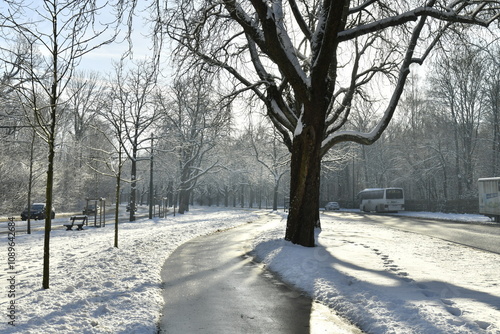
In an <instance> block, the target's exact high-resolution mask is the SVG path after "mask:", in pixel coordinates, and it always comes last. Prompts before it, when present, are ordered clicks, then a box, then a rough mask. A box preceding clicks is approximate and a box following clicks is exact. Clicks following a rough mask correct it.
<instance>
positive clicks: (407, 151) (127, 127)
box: [0, 34, 500, 215]
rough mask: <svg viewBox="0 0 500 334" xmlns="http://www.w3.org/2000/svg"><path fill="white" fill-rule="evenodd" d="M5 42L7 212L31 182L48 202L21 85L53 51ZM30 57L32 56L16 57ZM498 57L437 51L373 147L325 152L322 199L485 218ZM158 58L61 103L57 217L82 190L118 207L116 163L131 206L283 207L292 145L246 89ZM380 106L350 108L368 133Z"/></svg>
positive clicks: (497, 158)
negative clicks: (480, 183) (402, 204)
mask: <svg viewBox="0 0 500 334" xmlns="http://www.w3.org/2000/svg"><path fill="white" fill-rule="evenodd" d="M457 36H461V35H460V34H457ZM7 37H8V38H7ZM4 38H5V39H4V40H3V41H2V43H3V44H2V60H3V61H2V62H1V72H2V76H1V82H0V102H1V103H0V140H1V141H2V145H1V146H0V154H1V157H2V159H1V160H0V175H1V178H0V179H1V182H0V212H2V213H5V214H8V215H11V214H18V213H20V212H21V210H22V209H23V208H24V207H26V206H27V204H28V189H31V196H30V198H31V202H43V201H44V200H43V198H44V196H45V184H46V161H47V149H46V145H47V144H46V142H44V140H43V139H41V137H40V136H39V135H37V125H36V122H35V120H34V119H32V118H30V113H29V112H28V111H29V110H28V109H27V108H26V106H27V103H26V100H25V96H23V95H20V94H19V90H17V89H12V88H13V87H14V86H15V85H18V84H24V85H25V84H29V80H27V78H26V77H23V76H22V71H20V70H19V69H20V68H22V67H23V66H26V64H27V63H29V65H30V66H39V68H38V71H39V72H43V71H44V63H43V61H41V59H43V57H44V54H43V53H42V52H40V50H38V49H37V48H34V49H33V48H32V46H31V48H30V49H29V50H30V52H26V51H27V47H28V46H27V45H23V44H22V43H21V42H20V41H19V40H17V39H16V38H15V36H14V37H13V36H9V35H4ZM123 43H126V42H123ZM125 49H126V48H125ZM27 54H29V56H30V57H29V59H27V58H23V57H20V55H27ZM499 54H500V50H499V48H498V43H495V42H491V40H490V41H488V42H486V41H485V40H483V39H481V38H474V40H469V39H467V38H466V37H465V36H462V37H457V38H456V39H455V40H448V41H446V43H444V44H443V45H441V46H440V47H439V49H438V50H436V52H435V53H434V55H433V57H432V59H431V61H429V62H428V63H427V64H426V67H425V68H415V71H413V72H412V74H411V79H410V82H409V83H408V84H407V85H406V89H405V93H404V97H403V99H402V101H401V102H400V103H399V106H398V110H397V112H396V114H395V117H394V119H393V120H392V122H391V124H390V126H389V128H388V129H387V131H386V132H385V133H384V134H383V135H382V137H381V138H380V139H379V140H378V141H377V142H376V143H375V144H373V145H371V146H363V145H359V144H354V143H346V144H341V145H338V146H336V147H335V148H334V149H333V150H331V152H329V153H328V155H327V156H326V157H325V158H324V159H323V167H322V180H321V197H320V204H321V205H324V204H325V203H326V202H328V201H338V202H340V204H341V206H342V207H356V205H357V203H356V194H357V193H358V192H359V191H361V190H362V189H364V188H372V187H402V188H404V190H405V195H406V199H407V210H424V211H444V212H470V213H476V212H477V211H478V210H477V206H478V204H477V184H476V183H477V179H478V178H480V177H493V176H498V175H499V169H500V120H499V117H500V66H499V62H498V59H500V58H499ZM89 55H90V53H89ZM163 62H164V64H165V63H168V66H162V67H157V66H156V65H157V59H152V57H151V58H149V57H148V56H147V53H146V56H144V57H143V58H141V57H137V56H136V57H135V58H134V59H131V57H129V56H127V57H123V58H121V59H120V58H118V59H115V61H114V63H113V66H112V68H111V69H107V70H102V69H100V68H99V66H97V65H98V64H95V67H96V68H99V69H98V70H92V69H89V68H88V67H87V68H83V66H82V69H79V67H78V66H75V68H74V70H75V72H74V74H73V76H72V78H71V80H70V81H69V83H68V86H67V91H66V93H65V95H64V96H62V100H61V101H60V103H59V109H58V111H57V112H58V113H59V116H58V117H57V119H58V122H57V131H56V146H55V149H56V155H55V164H54V166H55V169H54V180H55V182H54V207H55V209H56V212H62V211H80V210H81V209H82V207H83V206H84V204H85V202H86V201H85V200H86V199H87V198H106V199H107V202H108V203H112V202H114V201H116V194H115V189H116V176H117V174H116V171H117V170H118V167H122V171H123V173H122V174H120V179H121V181H122V187H121V190H120V197H121V200H120V201H121V202H122V203H127V202H129V201H130V197H131V193H132V191H131V189H136V190H137V194H136V196H137V198H136V200H135V201H136V202H137V203H139V204H147V203H149V197H150V193H152V194H153V196H154V203H155V204H159V203H167V205H173V204H174V202H175V203H176V205H180V206H182V205H184V206H186V209H187V208H188V205H189V204H194V203H197V204H201V205H218V206H241V207H269V208H272V207H275V208H276V207H278V206H280V207H281V206H283V205H285V203H286V202H287V196H288V189H289V170H288V165H289V153H288V151H287V149H286V148H285V146H284V145H283V144H282V143H281V142H280V136H279V135H278V134H277V133H276V132H275V131H274V130H273V128H272V126H271V125H270V124H269V123H268V121H267V120H266V118H265V117H264V115H265V108H264V107H263V106H262V105H261V104H260V103H259V102H258V101H256V100H255V99H252V98H251V97H250V96H245V95H244V94H242V95H241V96H238V97H234V96H233V97H231V98H229V99H228V96H227V94H226V93H227V92H229V91H230V89H228V88H227V87H226V85H231V82H230V81H229V82H228V81H226V78H222V77H217V76H214V75H212V74H211V73H210V72H191V73H183V75H182V76H178V75H176V74H179V73H178V71H179V70H178V69H177V68H176V65H175V64H173V63H171V62H169V61H168V60H163ZM379 89H380V90H381V91H383V89H384V87H383V84H382V85H381V86H380V87H379ZM382 95H383V94H382ZM40 97H41V98H43V97H42V94H40ZM377 105H378V102H377V101H368V100H367V101H364V102H363V103H362V104H361V105H353V106H352V108H353V110H354V112H353V114H355V115H356V117H354V118H352V119H351V120H350V124H349V125H350V127H351V128H353V129H356V130H359V131H363V130H367V129H369V128H371V127H372V126H373V123H372V122H374V119H375V117H374V115H377V112H378V110H377ZM118 147H123V148H124V149H125V150H124V152H123V156H118V153H117V152H118V150H117V148H118ZM151 157H153V158H151ZM151 161H153V163H151ZM151 165H152V166H153V168H152V169H151ZM151 170H152V171H153V172H151ZM151 177H152V180H153V186H152V187H151V182H150V181H151ZM134 180H135V182H136V185H135V186H134ZM30 184H31V186H30ZM151 189H152V192H150V190H151ZM183 198H184V200H182V199H183ZM181 201H184V202H183V203H181Z"/></svg>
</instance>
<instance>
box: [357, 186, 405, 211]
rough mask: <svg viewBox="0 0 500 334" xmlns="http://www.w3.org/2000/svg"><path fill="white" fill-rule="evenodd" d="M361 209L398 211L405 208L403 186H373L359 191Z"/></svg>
mask: <svg viewBox="0 0 500 334" xmlns="http://www.w3.org/2000/svg"><path fill="white" fill-rule="evenodd" d="M358 199H359V209H360V210H361V211H364V212H370V211H376V212H398V211H404V209H405V197H404V192H403V189H402V188H371V189H365V190H363V191H361V192H359V193H358Z"/></svg>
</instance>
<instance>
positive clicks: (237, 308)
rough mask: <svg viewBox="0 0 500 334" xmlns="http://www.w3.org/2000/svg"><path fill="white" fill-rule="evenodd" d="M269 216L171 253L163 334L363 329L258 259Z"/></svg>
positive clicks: (165, 279) (165, 276) (166, 268)
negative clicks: (254, 250)
mask: <svg viewBox="0 0 500 334" xmlns="http://www.w3.org/2000/svg"><path fill="white" fill-rule="evenodd" d="M268 221H269V219H266V218H265V217H264V218H262V219H260V220H258V221H257V222H253V223H248V224H245V225H244V226H241V227H237V228H234V229H230V230H225V231H222V232H218V233H215V234H212V235H208V236H203V237H198V238H195V239H193V240H191V241H189V242H187V243H185V244H183V245H182V246H180V247H179V248H178V249H177V250H175V251H174V252H173V253H172V254H171V256H170V257H169V258H168V259H167V261H166V262H165V265H164V267H163V270H162V273H161V276H162V280H163V288H164V290H163V296H164V299H165V306H164V309H163V315H162V318H161V322H160V333H168V334H187V333H204V334H208V333H214V334H215V333H217V334H222V333H231V334H234V333H287V334H289V333H360V331H359V330H357V329H356V328H354V327H352V326H351V325H349V324H347V323H346V322H345V321H344V320H343V319H340V318H338V317H337V316H336V315H335V314H334V313H333V312H331V310H330V309H328V308H327V307H325V306H323V305H321V304H319V303H316V302H313V301H312V300H311V299H310V298H308V297H306V296H303V295H302V294H301V293H299V292H297V291H295V290H293V289H291V288H289V287H288V286H286V285H285V284H283V283H281V282H280V281H279V280H278V279H276V278H275V277H274V276H273V275H272V274H270V273H269V272H267V271H266V270H264V269H263V268H262V267H261V266H260V265H259V264H256V263H254V262H253V261H252V258H251V256H249V255H248V253H249V251H250V243H251V240H252V238H253V237H254V236H255V235H256V234H258V233H259V231H261V230H262V229H266V223H267V222H268Z"/></svg>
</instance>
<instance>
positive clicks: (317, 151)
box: [285, 99, 326, 247]
mask: <svg viewBox="0 0 500 334" xmlns="http://www.w3.org/2000/svg"><path fill="white" fill-rule="evenodd" d="M316 101H318V102H316V103H310V104H309V105H308V106H305V107H304V108H310V109H312V110H310V111H314V112H307V111H308V110H307V109H306V110H305V111H304V119H302V122H303V124H304V128H303V131H302V132H301V133H300V134H298V135H296V136H295V138H294V140H293V145H292V159H291V165H290V169H291V174H290V176H291V177H290V210H289V213H288V220H287V227H286V233H285V240H288V241H291V242H292V243H294V244H299V245H302V246H305V247H314V246H315V240H314V229H315V227H319V226H320V222H319V190H320V174H321V142H322V140H323V130H324V115H325V112H326V106H325V105H324V104H323V103H322V102H324V101H322V99H319V100H316ZM322 111H323V112H322ZM305 115H308V116H305Z"/></svg>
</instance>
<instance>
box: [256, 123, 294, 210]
mask: <svg viewBox="0 0 500 334" xmlns="http://www.w3.org/2000/svg"><path fill="white" fill-rule="evenodd" d="M266 130H267V131H266ZM253 132H254V130H253V129H249V134H250V141H251V145H252V148H253V152H254V156H255V159H257V161H258V162H259V163H260V164H261V165H262V166H264V168H265V169H266V170H267V172H269V173H270V174H271V176H272V179H273V210H274V211H276V210H278V190H279V186H280V181H281V178H282V177H283V176H284V175H285V174H286V173H288V172H289V164H290V153H289V152H288V151H286V149H285V150H283V148H284V147H283V144H282V143H281V141H280V140H279V138H278V136H279V135H278V134H277V133H276V130H275V129H271V130H269V129H266V128H265V127H263V126H260V127H258V128H257V129H256V131H255V133H253Z"/></svg>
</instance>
